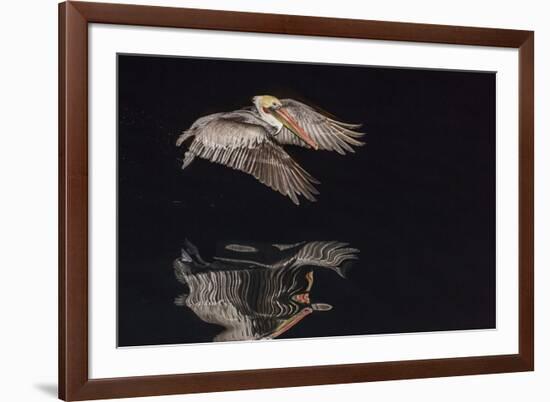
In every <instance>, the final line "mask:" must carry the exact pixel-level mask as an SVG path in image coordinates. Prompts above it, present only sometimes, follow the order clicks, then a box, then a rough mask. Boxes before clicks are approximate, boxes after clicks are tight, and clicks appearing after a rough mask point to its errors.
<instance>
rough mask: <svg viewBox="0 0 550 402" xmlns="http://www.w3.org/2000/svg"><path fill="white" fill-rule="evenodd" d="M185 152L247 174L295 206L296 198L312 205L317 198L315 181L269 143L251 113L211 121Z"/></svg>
mask: <svg viewBox="0 0 550 402" xmlns="http://www.w3.org/2000/svg"><path fill="white" fill-rule="evenodd" d="M255 119H256V120H255ZM255 122H257V123H258V124H254V123H255ZM189 151H190V152H192V153H193V154H195V155H196V156H199V157H201V158H203V159H207V160H209V161H211V162H215V163H219V164H222V165H225V166H228V167H231V168H233V169H236V170H240V171H242V172H245V173H248V174H251V175H252V176H254V177H255V178H256V179H258V180H259V181H260V182H261V183H263V184H265V185H266V186H268V187H270V188H272V189H273V190H276V191H278V192H279V193H281V194H283V195H286V196H288V197H289V198H290V199H291V200H292V201H293V202H294V203H295V204H296V205H299V203H300V202H299V200H298V196H304V197H305V198H307V199H308V200H310V201H315V197H314V194H319V193H318V191H317V190H316V189H315V187H314V186H313V184H316V183H318V181H317V180H315V179H314V178H313V177H312V176H311V175H310V174H309V173H307V172H306V171H305V170H304V169H303V168H302V167H301V166H300V165H298V164H297V163H296V162H295V161H294V160H293V159H292V158H291V157H290V156H289V155H288V154H287V153H286V152H285V151H284V150H283V148H281V147H280V146H279V145H277V144H275V143H274V142H273V141H272V140H271V139H269V137H268V133H267V128H266V127H265V126H264V125H263V122H262V121H261V120H259V119H258V118H256V117H255V116H254V115H253V114H252V113H248V112H241V113H240V114H236V113H231V114H225V115H223V116H221V117H218V118H215V119H212V120H211V121H210V122H208V123H207V124H206V125H204V126H203V127H201V128H200V129H199V131H198V132H196V133H195V139H194V140H193V142H192V143H191V146H190V149H189Z"/></svg>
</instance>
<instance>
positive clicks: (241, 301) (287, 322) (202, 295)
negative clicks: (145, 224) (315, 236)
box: [174, 241, 359, 341]
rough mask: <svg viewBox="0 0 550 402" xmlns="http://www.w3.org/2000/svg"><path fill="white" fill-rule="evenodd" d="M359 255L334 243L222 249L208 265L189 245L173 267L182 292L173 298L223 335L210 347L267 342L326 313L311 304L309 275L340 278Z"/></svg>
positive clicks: (324, 307) (323, 307)
mask: <svg viewBox="0 0 550 402" xmlns="http://www.w3.org/2000/svg"><path fill="white" fill-rule="evenodd" d="M358 253H359V250H357V249H355V248H350V247H348V245H347V244H346V243H341V242H336V241H311V242H301V243H297V244H257V243H246V244H245V243H242V242H239V243H236V242H235V243H226V244H222V245H221V247H220V250H218V252H217V255H216V256H215V257H214V259H213V261H212V262H207V261H205V260H204V259H203V258H202V257H201V255H200V253H199V250H198V249H197V248H196V247H195V246H194V245H193V244H192V243H190V242H189V241H186V242H185V245H184V247H183V248H182V250H181V257H180V258H178V259H177V260H176V261H175V262H174V269H175V273H176V277H177V279H178V280H179V281H180V282H181V283H182V284H185V285H186V287H187V288H188V291H187V292H185V293H183V294H182V295H180V296H179V297H177V298H176V300H175V303H176V305H178V306H182V307H185V308H189V309H191V310H192V311H193V312H194V313H195V314H196V315H197V316H198V317H199V318H200V319H201V320H202V321H204V322H207V323H210V324H217V325H220V326H222V327H223V328H224V330H223V331H222V332H221V333H219V334H218V335H216V336H215V337H214V339H213V340H214V341H238V340H256V339H273V338H275V337H277V336H279V335H281V334H283V333H284V332H286V331H288V330H289V329H290V328H292V327H293V326H294V325H296V324H298V323H299V322H300V321H301V320H302V319H304V317H306V316H308V315H309V314H312V313H316V312H323V311H328V310H331V309H332V306H331V305H330V304H327V303H322V302H320V301H313V300H314V297H315V296H314V295H315V285H314V277H315V269H328V270H332V271H334V272H335V274H337V275H340V276H341V277H344V278H345V270H346V269H347V268H349V264H348V263H347V262H349V261H350V260H356V259H357V254H358Z"/></svg>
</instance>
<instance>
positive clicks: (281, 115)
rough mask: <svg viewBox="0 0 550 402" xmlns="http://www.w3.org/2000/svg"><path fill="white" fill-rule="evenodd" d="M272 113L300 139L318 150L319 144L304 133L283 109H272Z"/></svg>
mask: <svg viewBox="0 0 550 402" xmlns="http://www.w3.org/2000/svg"><path fill="white" fill-rule="evenodd" d="M272 113H273V114H274V115H275V117H276V118H277V120H279V121H280V122H281V123H283V125H284V126H285V127H286V128H288V129H289V130H290V131H291V132H293V133H294V134H295V135H297V136H298V137H299V138H300V139H301V140H302V141H304V142H305V143H306V144H308V145H309V146H310V147H311V148H313V149H315V150H318V149H319V145H317V143H316V142H315V141H314V140H313V139H312V138H311V137H310V136H309V134H308V133H306V132H305V131H304V130H302V128H301V127H300V126H299V125H298V124H297V123H296V121H294V119H293V118H292V117H291V116H290V115H289V114H288V113H287V111H286V110H284V109H282V108H281V109H277V110H272Z"/></svg>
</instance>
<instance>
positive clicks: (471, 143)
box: [59, 2, 534, 400]
mask: <svg viewBox="0 0 550 402" xmlns="http://www.w3.org/2000/svg"><path fill="white" fill-rule="evenodd" d="M59 7H60V8H59V23H60V25H59V94H60V96H59V127H60V128H59V135H60V137H59V155H60V157H59V161H60V162H59V163H60V165H59V211H60V213H59V219H60V221H59V244H60V253H59V255H60V261H59V292H60V293H59V397H60V398H61V399H64V400H86V399H99V398H120V397H137V396H148V395H165V394H178V393H193V392H211V391H224V390H240V389H252V388H273V387H290V386H303V385H318V384H335V383H351V382H363V381H378V380H391V379H408V378H424V377H437V376H454V375H471V374H485V373H503V372H514V371H530V370H533V368H534V357H533V356H534V352H533V351H534V341H533V326H534V323H533V321H534V320H533V289H534V286H533V283H534V279H533V146H534V145H533V130H534V124H533V121H534V120H533V110H534V89H533V82H534V71H533V70H534V68H533V58H534V46H533V43H534V42H533V41H534V33H533V32H530V31H518V30H504V29H489V28H470V27H456V26H442V25H425V24H410V23H395V22H381V21H362V20H345V19H331V18H317V17H302V16H288V15H271V14H254V13H239V12H225V11H212V10H196V9H180V8H166V7H150V6H133V5H118V4H99V3H80V2H65V3H62V4H60V6H59Z"/></svg>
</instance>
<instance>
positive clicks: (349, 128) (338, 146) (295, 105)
mask: <svg viewBox="0 0 550 402" xmlns="http://www.w3.org/2000/svg"><path fill="white" fill-rule="evenodd" d="M281 103H282V105H283V108H284V109H285V111H286V112H287V113H288V114H289V115H290V116H291V117H292V118H293V119H294V120H296V122H297V123H298V124H299V125H300V126H301V127H302V128H303V129H304V130H305V131H306V132H307V133H308V134H309V135H310V136H311V138H313V140H314V141H315V142H317V144H318V145H319V149H322V150H325V151H336V152H338V153H339V154H341V155H345V154H346V152H350V153H353V152H355V151H354V149H353V147H352V146H356V147H358V146H362V145H364V143H363V142H362V141H359V140H358V139H359V138H361V137H363V136H364V135H365V134H364V133H360V132H358V131H354V130H355V129H358V128H359V127H361V125H360V124H351V123H344V122H340V121H337V120H334V119H331V118H329V117H327V116H325V115H323V114H321V113H319V112H317V111H315V110H314V109H312V108H311V107H309V106H308V105H305V104H303V103H301V102H298V101H295V100H293V99H283V100H281ZM275 141H277V142H278V143H279V144H289V145H298V146H302V147H306V148H309V145H308V144H306V143H305V142H304V141H302V140H301V139H300V138H298V137H297V136H296V135H294V133H292V132H291V131H290V130H288V129H287V128H286V127H283V129H282V130H281V132H280V133H279V134H277V135H276V136H275Z"/></svg>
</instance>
